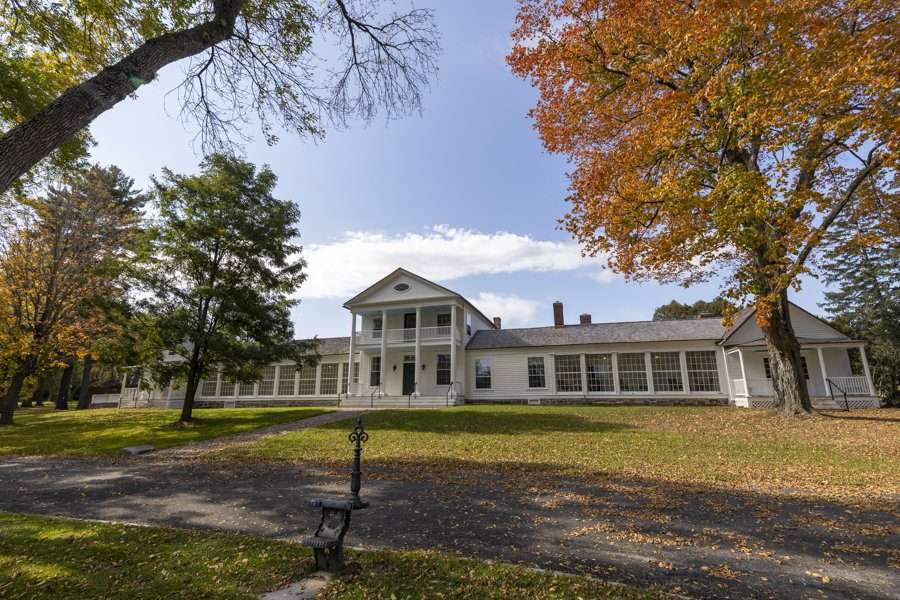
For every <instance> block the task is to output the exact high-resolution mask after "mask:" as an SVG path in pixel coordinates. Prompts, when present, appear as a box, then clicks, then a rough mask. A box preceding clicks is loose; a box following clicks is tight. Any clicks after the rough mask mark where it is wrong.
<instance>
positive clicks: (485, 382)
mask: <svg viewBox="0 0 900 600" xmlns="http://www.w3.org/2000/svg"><path fill="white" fill-rule="evenodd" d="M475 388H476V389H479V390H489V389H491V359H489V358H477V359H475Z"/></svg>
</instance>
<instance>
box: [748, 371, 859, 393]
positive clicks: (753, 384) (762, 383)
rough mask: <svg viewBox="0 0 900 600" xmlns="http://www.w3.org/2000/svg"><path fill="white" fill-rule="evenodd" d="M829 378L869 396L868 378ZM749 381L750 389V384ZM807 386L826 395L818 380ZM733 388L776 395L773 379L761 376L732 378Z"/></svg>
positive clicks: (810, 389)
mask: <svg viewBox="0 0 900 600" xmlns="http://www.w3.org/2000/svg"><path fill="white" fill-rule="evenodd" d="M829 379H830V380H831V381H832V382H834V383H835V385H837V386H839V387H840V388H841V389H842V390H845V391H846V392H847V394H848V395H851V396H867V395H869V394H870V393H871V392H869V383H868V381H866V378H865V377H864V376H861V375H854V376H852V377H829ZM748 383H749V389H748V385H747V384H748ZM807 387H808V389H809V393H810V394H811V395H817V396H821V395H825V394H827V391H826V392H824V393H823V392H822V390H821V389H820V388H821V384H820V383H819V382H818V381H815V382H813V381H807ZM731 390H732V393H733V394H734V395H735V396H774V395H775V389H774V388H773V387H772V380H771V379H763V378H761V377H751V378H750V380H749V381H748V382H745V381H744V380H743V379H732V380H731Z"/></svg>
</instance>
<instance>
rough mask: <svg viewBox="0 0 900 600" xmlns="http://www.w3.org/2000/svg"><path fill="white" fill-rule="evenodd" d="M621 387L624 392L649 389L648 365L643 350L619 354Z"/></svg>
mask: <svg viewBox="0 0 900 600" xmlns="http://www.w3.org/2000/svg"><path fill="white" fill-rule="evenodd" d="M619 389H621V390H622V391H623V392H646V391H647V365H646V364H644V353H643V352H625V353H623V354H620V355H619Z"/></svg>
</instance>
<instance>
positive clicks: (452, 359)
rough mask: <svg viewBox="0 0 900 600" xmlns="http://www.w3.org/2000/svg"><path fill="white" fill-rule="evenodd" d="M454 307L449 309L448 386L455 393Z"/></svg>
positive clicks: (455, 332)
mask: <svg viewBox="0 0 900 600" xmlns="http://www.w3.org/2000/svg"><path fill="white" fill-rule="evenodd" d="M456 334H457V331H456V305H452V306H451V307H450V384H451V385H452V386H453V388H452V389H453V393H454V394H455V393H456ZM491 375H492V376H493V374H491Z"/></svg>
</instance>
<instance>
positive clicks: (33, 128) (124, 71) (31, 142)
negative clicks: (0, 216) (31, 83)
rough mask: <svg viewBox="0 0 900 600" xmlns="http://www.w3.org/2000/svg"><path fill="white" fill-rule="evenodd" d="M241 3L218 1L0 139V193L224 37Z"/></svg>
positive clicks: (59, 99)
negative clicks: (167, 70)
mask: <svg viewBox="0 0 900 600" xmlns="http://www.w3.org/2000/svg"><path fill="white" fill-rule="evenodd" d="M243 5H244V0H216V1H215V2H213V6H214V9H215V14H214V15H213V16H212V18H211V19H210V20H209V21H207V22H205V23H201V24H199V25H197V26H195V27H191V28H190V29H185V30H181V31H175V32H172V33H166V34H163V35H161V36H159V37H156V38H152V39H149V40H147V41H146V42H144V43H143V44H141V45H140V46H138V47H137V48H135V50H134V51H133V52H131V53H130V54H128V55H127V56H125V57H124V58H123V59H122V60H120V61H119V62H117V63H115V64H113V65H110V66H108V67H106V68H104V69H103V70H102V71H100V72H99V73H97V74H96V75H95V76H93V77H91V78H90V79H88V80H87V81H85V82H83V83H80V84H78V85H76V86H74V87H71V88H69V89H68V90H66V91H65V92H63V93H62V94H61V95H60V96H59V97H58V98H57V99H56V100H54V101H53V102H51V103H50V104H48V105H47V106H45V107H44V108H43V109H42V110H40V111H38V112H37V113H35V114H34V115H32V116H31V117H29V118H28V119H26V120H25V121H23V122H22V123H20V124H18V125H16V126H15V127H14V128H12V129H11V130H10V131H8V132H7V133H6V134H5V135H4V136H2V137H0V193H2V192H4V191H6V190H7V189H8V188H9V186H11V185H12V184H13V183H14V182H15V181H16V179H18V178H19V177H21V176H22V175H23V174H25V173H26V172H28V170H29V169H31V168H32V167H33V166H34V165H36V164H37V163H38V162H40V161H41V160H43V159H44V158H46V157H47V156H49V155H50V153H51V152H53V151H54V150H56V149H57V148H59V147H60V146H61V145H62V144H63V143H64V142H65V141H66V140H68V139H69V138H70V137H72V136H73V135H75V134H76V133H77V132H79V131H80V130H81V129H83V128H84V127H87V126H88V125H89V124H90V123H91V121H93V120H94V119H96V118H97V117H98V116H100V115H101V114H103V113H104V112H106V111H107V110H109V109H110V108H112V107H113V106H115V105H116V104H118V103H119V102H121V101H122V100H124V99H125V98H127V97H128V96H129V95H130V94H132V93H134V91H135V90H136V89H137V88H138V87H139V86H140V85H142V84H144V83H146V82H148V81H152V80H153V78H154V77H156V73H157V71H159V70H160V69H161V68H163V67H165V66H166V65H168V64H170V63H173V62H175V61H178V60H181V59H182V58H187V57H189V56H193V55H195V54H199V53H200V52H203V51H204V50H207V49H209V48H211V47H213V46H215V45H216V44H218V43H219V42H222V41H224V40H226V39H228V37H230V36H231V34H232V32H233V31H234V22H235V20H236V19H237V15H238V13H240V11H241V9H242V8H243Z"/></svg>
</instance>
